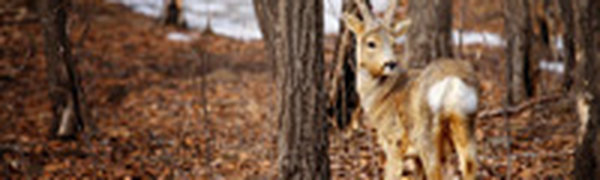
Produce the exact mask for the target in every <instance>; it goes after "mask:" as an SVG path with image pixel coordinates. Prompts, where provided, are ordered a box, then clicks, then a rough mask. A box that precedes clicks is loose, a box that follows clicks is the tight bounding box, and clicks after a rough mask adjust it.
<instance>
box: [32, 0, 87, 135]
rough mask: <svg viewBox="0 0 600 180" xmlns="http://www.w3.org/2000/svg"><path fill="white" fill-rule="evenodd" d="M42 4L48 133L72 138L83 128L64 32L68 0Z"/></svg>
mask: <svg viewBox="0 0 600 180" xmlns="http://www.w3.org/2000/svg"><path fill="white" fill-rule="evenodd" d="M41 3H42V4H41V14H42V15H43V18H42V25H43V27H44V40H45V54H46V66H47V73H48V74H47V75H48V83H49V92H48V95H49V97H50V100H51V101H52V113H53V123H52V124H53V125H52V130H51V133H52V135H53V136H57V137H73V136H74V135H75V134H76V133H77V132H79V131H81V130H83V126H84V121H83V114H82V105H81V103H80V101H79V100H80V93H81V88H80V85H79V80H78V75H77V71H76V69H75V63H74V62H73V57H72V55H71V45H70V43H69V37H68V35H67V31H66V25H67V17H68V15H67V7H68V6H69V5H70V1H69V0H42V1H41Z"/></svg>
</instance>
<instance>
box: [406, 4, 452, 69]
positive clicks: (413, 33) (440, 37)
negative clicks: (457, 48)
mask: <svg viewBox="0 0 600 180" xmlns="http://www.w3.org/2000/svg"><path fill="white" fill-rule="evenodd" d="M408 2H409V4H408V16H409V18H410V19H411V20H412V22H413V23H412V25H411V27H410V28H409V30H408V35H407V43H408V44H407V51H406V52H408V53H409V60H410V62H411V64H412V65H413V66H416V67H424V65H426V64H428V63H429V62H431V61H432V60H434V59H437V58H441V57H452V56H453V54H452V36H451V35H452V0H443V1H439V0H409V1H408Z"/></svg>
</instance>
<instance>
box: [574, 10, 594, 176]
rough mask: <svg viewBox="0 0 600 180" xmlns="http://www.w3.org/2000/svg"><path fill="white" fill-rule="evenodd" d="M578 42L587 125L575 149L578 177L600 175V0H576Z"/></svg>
mask: <svg viewBox="0 0 600 180" xmlns="http://www.w3.org/2000/svg"><path fill="white" fill-rule="evenodd" d="M575 4H576V6H575V7H576V8H577V10H576V11H575V12H576V24H577V25H576V26H577V43H578V47H579V48H581V49H579V50H578V52H580V53H581V55H582V57H581V61H580V62H579V63H578V67H577V69H578V71H579V75H578V76H579V77H578V80H577V82H576V86H577V87H576V88H577V92H578V95H577V101H578V103H577V104H578V107H577V108H578V113H579V114H578V115H579V118H580V120H581V122H582V126H583V127H584V128H583V129H585V131H584V134H583V138H582V139H581V141H580V142H579V146H578V147H577V148H576V150H575V161H574V163H575V165H574V167H575V168H574V173H573V174H574V179H599V178H600V138H599V137H600V86H599V84H600V83H599V82H600V73H598V70H600V62H598V59H597V57H596V56H597V55H596V53H597V52H598V51H597V50H598V47H597V44H595V43H596V42H597V39H596V37H597V35H598V34H597V33H598V32H596V31H594V27H593V25H594V22H598V21H599V20H600V19H599V15H600V12H599V11H598V10H599V9H600V2H598V1H597V0H578V1H575Z"/></svg>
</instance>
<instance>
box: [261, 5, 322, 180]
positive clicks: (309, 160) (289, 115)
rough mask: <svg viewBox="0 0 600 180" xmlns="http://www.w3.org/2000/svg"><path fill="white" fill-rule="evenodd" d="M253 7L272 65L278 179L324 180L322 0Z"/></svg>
mask: <svg viewBox="0 0 600 180" xmlns="http://www.w3.org/2000/svg"><path fill="white" fill-rule="evenodd" d="M254 3H255V8H256V9H257V13H258V17H259V19H260V20H259V23H260V26H261V29H262V31H263V33H271V34H264V37H265V40H266V41H268V42H267V44H268V45H267V47H268V48H271V49H270V50H268V52H269V53H270V57H271V58H274V59H273V60H274V61H276V62H277V63H276V67H275V68H276V77H277V78H276V81H277V87H278V89H279V94H278V98H279V99H278V107H279V108H278V112H279V113H278V122H279V139H278V150H279V152H278V153H279V154H278V170H279V173H280V174H279V179H285V180H288V179H289V180H297V179H307V180H308V179H310V180H312V179H329V178H330V172H329V157H328V155H327V150H328V146H329V142H328V138H327V129H328V124H327V120H326V113H325V109H326V98H327V97H326V93H325V91H324V90H325V88H324V82H323V81H324V77H323V76H324V68H325V67H324V60H323V58H324V55H323V1H321V0H304V1H284V0H281V1H274V0H254ZM258 11H261V12H258ZM273 14H277V15H276V16H275V15H273ZM261 18H266V19H261Z"/></svg>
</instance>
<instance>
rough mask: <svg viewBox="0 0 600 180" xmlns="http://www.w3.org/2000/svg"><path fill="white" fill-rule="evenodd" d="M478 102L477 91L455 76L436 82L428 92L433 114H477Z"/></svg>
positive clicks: (428, 101) (428, 100)
mask: <svg viewBox="0 0 600 180" xmlns="http://www.w3.org/2000/svg"><path fill="white" fill-rule="evenodd" d="M477 101H478V97H477V91H475V89H474V88H473V87H470V86H468V85H467V84H465V83H464V82H463V81H462V80H461V79H460V78H458V77H455V76H451V77H446V78H444V79H442V80H440V81H438V82H436V83H435V84H433V86H431V88H429V91H428V92H427V103H428V104H429V107H430V108H431V111H432V112H433V113H440V111H441V110H444V111H458V112H460V113H464V114H471V113H475V111H477Z"/></svg>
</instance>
